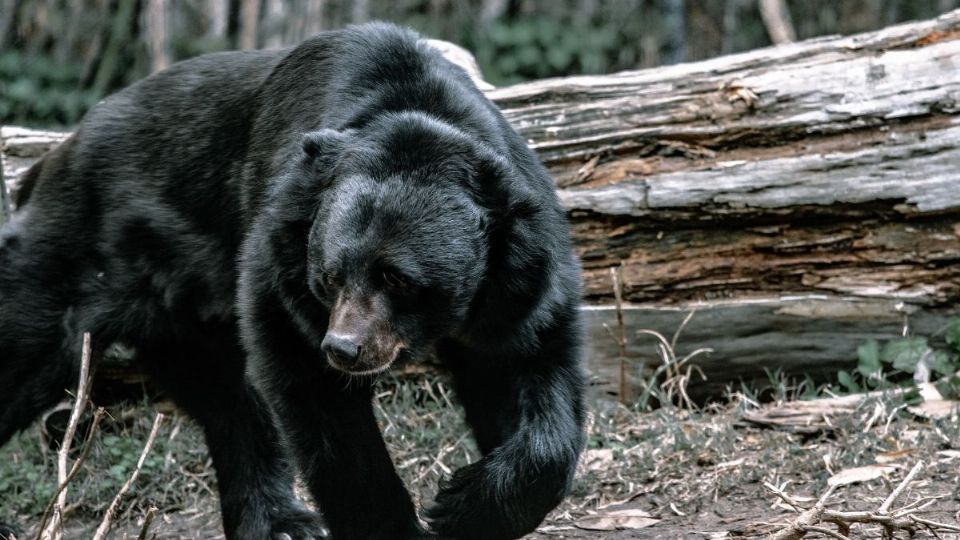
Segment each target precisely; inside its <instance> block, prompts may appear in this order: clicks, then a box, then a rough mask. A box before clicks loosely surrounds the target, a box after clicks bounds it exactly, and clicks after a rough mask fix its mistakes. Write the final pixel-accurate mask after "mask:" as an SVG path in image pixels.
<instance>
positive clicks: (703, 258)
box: [0, 11, 960, 396]
mask: <svg viewBox="0 0 960 540" xmlns="http://www.w3.org/2000/svg"><path fill="white" fill-rule="evenodd" d="M487 92H488V95H489V96H490V97H491V98H492V99H493V100H494V101H496V102H497V104H498V105H499V106H500V107H501V108H502V109H503V111H504V114H505V115H506V116H507V118H508V119H509V120H510V121H511V122H512V124H513V125H514V126H515V127H516V128H517V129H518V130H519V132H520V133H521V134H522V135H523V136H524V137H526V138H527V140H528V141H529V142H530V144H531V146H532V147H533V148H534V149H536V150H537V151H538V153H539V154H540V156H541V158H542V159H543V161H544V163H545V165H546V166H547V167H548V169H549V170H550V171H551V173H552V174H553V175H554V177H555V178H556V180H557V183H558V187H559V189H560V197H561V200H562V201H563V203H564V205H565V206H566V208H567V209H568V210H569V215H570V218H571V222H572V226H573V232H574V239H575V243H576V246H577V250H578V252H579V254H580V256H581V258H582V260H583V265H584V280H585V294H586V300H587V303H588V304H589V306H588V307H586V308H585V313H586V316H587V320H588V323H589V324H588V327H589V333H590V337H591V340H590V350H589V353H590V363H591V373H592V375H593V377H594V379H595V384H596V386H597V387H598V388H599V389H600V390H601V391H602V392H610V393H616V391H617V388H618V386H619V382H618V377H619V364H618V363H617V356H618V353H617V352H616V347H617V345H616V342H615V340H614V339H613V338H611V337H610V335H609V332H608V330H607V327H610V326H612V325H615V324H616V318H615V316H614V313H613V310H612V307H611V306H610V304H611V302H612V296H613V287H612V283H611V280H610V273H609V268H610V267H612V266H617V265H621V266H622V275H623V282H624V296H625V299H626V300H628V301H630V302H632V304H631V305H628V306H627V307H626V311H625V324H626V327H627V335H628V337H630V339H629V340H628V347H627V355H628V356H629V357H630V358H631V359H632V362H633V363H634V365H636V366H639V365H640V364H642V362H643V360H644V359H645V358H646V359H648V360H649V363H651V364H652V363H653V362H654V360H655V357H654V356H653V351H654V348H653V344H652V342H651V341H650V339H649V338H641V337H634V336H635V334H636V331H637V330H638V329H641V328H644V329H654V330H657V331H660V332H661V333H664V334H666V335H668V336H669V335H670V334H672V332H673V331H674V329H675V328H676V327H677V326H678V325H679V324H680V322H681V321H682V320H683V318H684V317H685V316H686V314H687V313H688V311H689V310H690V309H693V308H696V309H698V312H697V314H696V315H695V316H694V318H693V319H692V321H691V322H690V324H689V325H688V326H687V328H686V329H685V331H684V333H683V335H682V336H681V337H680V340H679V349H680V352H681V353H683V352H688V351H690V350H694V349H696V348H699V347H711V348H713V349H714V351H715V352H714V353H713V354H711V355H710V356H709V357H701V358H700V359H699V360H698V362H697V365H699V366H700V367H702V368H703V369H704V371H705V373H706V374H707V376H708V378H709V380H708V382H707V383H700V382H697V381H695V383H694V387H692V388H691V390H692V392H693V393H694V394H696V395H698V396H703V395H708V394H716V393H717V392H718V391H719V390H720V389H722V387H723V386H724V385H726V384H730V383H734V384H736V382H737V381H739V380H741V379H742V380H748V381H753V380H756V379H757V378H758V377H759V378H764V377H765V375H764V374H763V369H764V368H770V369H772V368H782V370H783V371H784V372H785V373H787V374H797V373H810V374H812V375H814V376H817V375H820V376H828V375H832V374H834V373H835V372H836V370H837V369H838V367H840V366H845V365H848V364H849V363H850V362H851V361H852V360H853V359H854V358H855V349H856V347H857V346H858V345H859V344H860V343H862V342H863V341H864V340H865V339H867V338H870V337H873V338H878V339H887V338H892V337H895V336H897V335H900V333H901V332H902V327H903V324H904V318H905V316H907V315H909V317H908V319H909V322H910V327H911V330H912V331H914V332H917V333H920V334H929V333H933V332H935V331H936V330H939V329H940V328H942V326H943V324H944V322H945V320H946V318H947V316H948V315H949V314H950V306H951V305H953V304H954V303H955V302H956V300H957V298H958V295H960V264H958V263H960V190H958V189H956V188H955V186H956V185H957V181H958V180H960V173H958V172H956V171H958V170H960V167H957V165H956V164H957V163H960V11H957V12H952V13H949V14H947V15H944V16H943V17H940V18H939V19H936V20H933V21H924V22H919V23H913V24H908V25H902V26H898V27H893V28H888V29H885V30H882V31H879V32H874V33H869V34H863V35H860V36H853V37H843V38H823V39H817V40H812V41H807V42H802V43H794V44H789V45H784V46H781V47H776V48H769V49H763V50H758V51H752V52H749V53H744V54H738V55H732V56H726V57H721V58H717V59H713V60H709V61H706V62H698V63H692V64H681V65H675V66H669V67H663V68H657V69H652V70H644V71H636V72H625V73H619V74H615V75H609V76H589V77H571V78H565V79H554V80H546V81H537V82H533V83H528V84H522V85H517V86H512V87H509V88H501V89H493V90H488V91H487ZM65 137H66V134H58V133H38V132H32V131H26V130H22V129H19V128H10V127H8V128H4V129H3V130H2V132H0V142H2V150H3V154H2V157H3V166H4V169H5V171H6V173H7V176H6V178H7V180H8V182H10V187H11V188H12V190H13V191H15V190H16V178H17V176H18V175H19V174H22V172H23V171H24V170H25V169H26V167H27V166H29V164H30V163H31V162H32V161H33V160H35V159H36V158H37V157H38V156H39V155H41V154H42V153H43V152H44V151H46V150H48V149H49V148H50V147H51V146H52V145H54V144H56V143H57V142H59V141H61V140H62V139H63V138H65ZM637 369H639V367H638V368H637ZM637 373H639V371H637ZM630 382H631V384H632V385H633V387H634V390H635V393H634V395H637V391H638V390H639V387H638V384H639V383H638V381H637V380H635V379H632V380H631V381H630Z"/></svg>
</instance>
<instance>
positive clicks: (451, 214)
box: [302, 113, 509, 374]
mask: <svg viewBox="0 0 960 540" xmlns="http://www.w3.org/2000/svg"><path fill="white" fill-rule="evenodd" d="M302 147H303V160H304V169H303V170H304V171H305V172H306V174H308V175H310V176H311V177H312V178H313V179H314V181H315V182H318V184H315V185H316V186H318V190H319V192H320V193H321V196H320V197H319V202H318V204H317V206H316V213H315V214H314V217H313V221H312V223H311V226H310V232H309V235H308V241H307V261H306V264H307V268H306V276H307V281H308V286H309V289H310V291H311V293H312V294H313V296H315V297H316V299H317V300H319V301H320V302H321V303H322V304H323V305H324V306H325V307H326V308H327V310H328V312H329V321H328V324H327V329H326V334H325V336H324V338H323V341H322V345H321V348H322V350H323V353H324V354H325V355H326V357H327V361H328V362H329V364H330V365H331V366H333V367H334V368H336V369H339V370H342V371H344V372H347V373H351V374H369V373H376V372H379V371H381V370H384V369H386V368H388V367H389V366H390V365H391V364H393V363H394V361H396V360H397V359H398V358H399V357H403V356H409V357H416V356H417V355H419V354H422V353H424V352H426V351H427V350H429V348H430V347H431V346H432V345H433V344H434V343H435V342H436V341H437V340H438V339H440V338H442V337H444V336H448V335H452V334H456V332H458V331H459V330H460V329H461V328H462V326H463V325H464V324H465V321H466V320H467V319H468V317H469V312H470V310H471V307H472V304H473V303H474V300H475V298H476V296H477V292H478V290H479V289H480V288H481V285H482V284H483V282H484V280H485V277H487V275H488V268H487V263H488V257H489V256H490V253H491V237H492V235H495V232H494V229H495V225H494V223H495V222H496V216H495V214H496V212H497V210H496V209H497V208H500V207H503V206H505V205H507V204H508V201H507V199H508V198H509V197H508V195H507V194H506V192H505V191H503V189H502V188H501V187H500V186H501V185H502V184H503V178H504V176H505V175H507V174H508V172H507V171H508V168H509V165H508V164H507V162H506V161H505V160H503V159H502V158H500V157H499V156H496V155H495V154H494V153H493V152H492V151H491V150H489V148H488V147H486V146H485V145H484V144H482V143H480V142H478V141H476V140H475V139H474V138H471V137H469V136H467V135H466V134H464V133H463V132H460V131H458V130H456V129H454V128H452V127H450V126H449V125H447V124H444V123H442V122H439V121H437V120H435V119H432V118H429V117H426V116H424V115H421V114H418V113H400V114H391V115H384V117H383V118H381V119H378V120H377V121H375V122H374V123H372V124H370V125H368V126H365V127H364V128H362V129H359V130H346V131H333V130H321V131H317V132H313V133H309V134H307V135H305V136H304V139H303V144H302Z"/></svg>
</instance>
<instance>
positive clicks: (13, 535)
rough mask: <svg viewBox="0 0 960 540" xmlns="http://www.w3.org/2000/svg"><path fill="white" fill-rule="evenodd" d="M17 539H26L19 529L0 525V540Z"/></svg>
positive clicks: (4, 524) (3, 524)
mask: <svg viewBox="0 0 960 540" xmlns="http://www.w3.org/2000/svg"><path fill="white" fill-rule="evenodd" d="M18 538H26V537H25V536H24V535H23V532H22V531H21V530H20V529H18V528H17V527H14V526H13V525H9V524H7V523H0V540H16V539H18Z"/></svg>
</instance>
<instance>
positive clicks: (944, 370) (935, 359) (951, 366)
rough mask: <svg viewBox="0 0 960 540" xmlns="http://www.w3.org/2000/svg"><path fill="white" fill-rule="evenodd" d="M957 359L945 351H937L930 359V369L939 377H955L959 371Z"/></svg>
mask: <svg viewBox="0 0 960 540" xmlns="http://www.w3.org/2000/svg"><path fill="white" fill-rule="evenodd" d="M957 367H958V366H957V357H956V356H955V355H952V354H948V353H947V352H945V351H936V352H934V353H933V355H931V358H930V369H931V370H932V371H933V372H934V373H937V374H939V375H953V374H954V373H956V372H957V371H958V369H957Z"/></svg>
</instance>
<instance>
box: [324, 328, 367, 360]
mask: <svg viewBox="0 0 960 540" xmlns="http://www.w3.org/2000/svg"><path fill="white" fill-rule="evenodd" d="M320 348H321V349H323V352H324V353H326V355H327V357H328V358H330V361H331V362H332V363H334V364H335V365H337V366H343V367H346V366H351V365H353V364H354V363H355V362H356V361H357V358H359V357H360V345H358V344H357V343H356V342H355V341H354V340H353V339H351V338H350V337H347V336H340V335H337V334H333V333H328V334H327V335H326V336H325V337H324V338H323V343H321V344H320Z"/></svg>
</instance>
